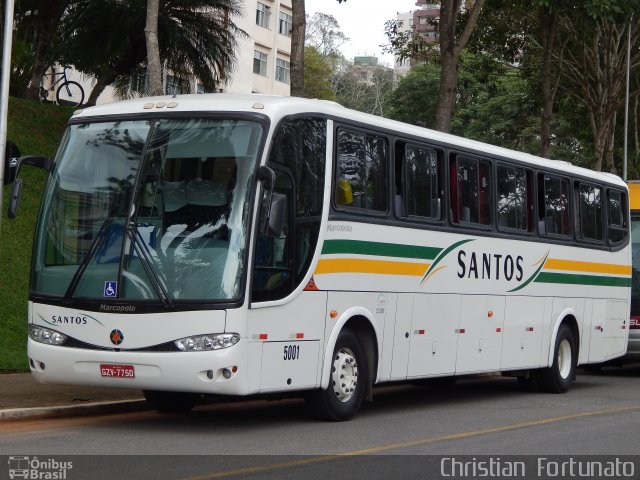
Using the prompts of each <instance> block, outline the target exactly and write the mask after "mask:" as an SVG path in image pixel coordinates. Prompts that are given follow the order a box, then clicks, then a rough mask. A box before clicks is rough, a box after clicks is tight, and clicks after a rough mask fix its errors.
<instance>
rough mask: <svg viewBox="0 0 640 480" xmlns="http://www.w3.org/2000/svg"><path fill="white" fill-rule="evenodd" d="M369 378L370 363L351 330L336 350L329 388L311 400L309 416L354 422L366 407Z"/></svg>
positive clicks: (346, 330)
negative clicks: (359, 411)
mask: <svg viewBox="0 0 640 480" xmlns="http://www.w3.org/2000/svg"><path fill="white" fill-rule="evenodd" d="M368 375H369V368H368V363H367V359H366V357H365V355H364V349H363V348H362V345H361V344H360V341H359V340H358V337H357V336H356V335H355V333H353V332H352V331H351V330H349V329H345V330H343V331H342V332H340V335H338V340H337V341H336V346H335V348H334V350H333V359H332V363H331V373H330V378H329V386H328V387H327V388H326V389H324V390H315V391H313V392H311V393H310V394H309V395H308V396H307V398H306V403H307V408H308V409H309V412H310V413H311V415H312V416H313V417H315V418H318V419H321V420H331V421H334V422H342V421H345V420H350V419H351V418H353V416H354V415H355V414H356V412H357V411H358V409H359V408H360V405H361V404H362V400H363V398H364V393H365V387H366V383H367V378H368Z"/></svg>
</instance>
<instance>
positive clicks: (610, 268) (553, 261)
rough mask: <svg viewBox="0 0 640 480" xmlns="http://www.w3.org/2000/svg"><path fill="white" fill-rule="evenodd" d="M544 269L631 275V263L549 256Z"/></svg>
mask: <svg viewBox="0 0 640 480" xmlns="http://www.w3.org/2000/svg"><path fill="white" fill-rule="evenodd" d="M544 269H545V270H565V271H573V272H592V273H610V274H614V275H631V265H613V264H610V263H594V262H579V261H577V260H559V259H557V258H549V259H548V260H547V262H546V263H545V264H544Z"/></svg>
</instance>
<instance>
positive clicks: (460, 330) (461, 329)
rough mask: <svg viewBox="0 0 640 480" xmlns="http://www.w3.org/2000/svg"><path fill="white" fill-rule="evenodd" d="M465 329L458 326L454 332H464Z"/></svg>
mask: <svg viewBox="0 0 640 480" xmlns="http://www.w3.org/2000/svg"><path fill="white" fill-rule="evenodd" d="M465 331H466V330H465V329H464V328H459V329H458V330H456V333H464V332H465Z"/></svg>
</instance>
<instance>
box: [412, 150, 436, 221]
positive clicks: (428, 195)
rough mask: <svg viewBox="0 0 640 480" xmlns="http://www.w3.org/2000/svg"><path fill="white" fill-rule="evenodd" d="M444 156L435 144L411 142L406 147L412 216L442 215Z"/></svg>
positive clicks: (434, 216) (428, 216) (432, 216)
mask: <svg viewBox="0 0 640 480" xmlns="http://www.w3.org/2000/svg"><path fill="white" fill-rule="evenodd" d="M441 159H442V156H441V155H440V152H439V151H438V150H436V149H434V148H429V147H426V146H421V145H411V144H407V145H406V147H405V149H404V197H405V204H406V213H407V215H408V216H414V217H422V218H428V219H431V220H440V219H441V218H442V203H443V202H442V196H443V192H442V183H443V178H442V177H443V172H442V170H443V169H442V163H443V162H442V160H441Z"/></svg>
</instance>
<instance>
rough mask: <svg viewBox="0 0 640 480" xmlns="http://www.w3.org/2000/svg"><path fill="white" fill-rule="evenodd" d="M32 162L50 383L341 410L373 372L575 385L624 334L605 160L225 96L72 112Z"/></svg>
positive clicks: (332, 414)
mask: <svg viewBox="0 0 640 480" xmlns="http://www.w3.org/2000/svg"><path fill="white" fill-rule="evenodd" d="M22 164H23V165H24V164H31V165H38V166H41V167H44V168H47V169H49V170H50V174H49V178H48V182H47V186H46V189H45V191H44V195H43V200H42V207H41V211H40V214H39V220H38V224H37V229H36V234H35V245H34V252H33V266H32V271H31V287H30V294H29V309H28V322H29V339H28V357H29V363H30V367H31V372H32V373H33V376H34V377H35V378H36V379H37V380H38V381H40V382H43V383H52V384H76V385H96V386H108V387H128V388H140V389H143V390H144V392H145V395H146V397H147V399H148V400H149V401H150V402H151V403H152V405H154V406H155V407H157V408H158V409H160V410H163V411H177V410H188V409H190V408H191V407H192V406H193V405H194V403H195V402H196V401H197V400H198V399H199V397H200V396H201V395H203V394H224V395H237V396H247V395H262V394H271V393H278V394H283V395H291V394H294V395H300V396H304V397H305V398H306V401H307V405H308V406H309V408H310V410H311V412H312V413H313V414H314V415H315V416H317V417H321V418H326V419H331V420H347V419H350V418H351V417H352V416H353V415H354V413H355V412H356V411H357V410H358V408H359V407H360V405H361V402H362V401H363V399H368V400H370V399H372V387H373V385H375V384H379V383H384V382H395V381H413V380H418V379H428V378H435V377H452V376H458V375H466V374H473V373H479V372H504V373H505V374H508V375H512V376H515V377H519V378H520V379H521V380H523V382H524V383H528V384H530V385H533V386H536V387H539V388H540V389H542V390H545V391H550V392H564V391H566V390H567V389H568V388H569V386H570V384H571V383H572V381H573V379H574V375H575V369H576V366H577V365H580V364H588V363H599V362H602V361H604V360H608V359H611V358H614V357H617V356H621V355H623V354H624V353H625V350H626V345H627V338H628V332H629V330H628V322H629V301H630V300H629V299H630V288H629V287H630V282H631V257H630V248H629V207H628V191H627V187H626V185H625V183H624V182H622V181H621V180H620V179H619V178H618V177H615V176H613V175H610V174H601V173H596V172H593V171H590V170H586V169H582V168H577V167H574V166H572V165H570V164H569V163H566V162H559V161H551V160H546V159H542V158H537V157H534V156H531V155H527V154H524V153H520V152H515V151H511V150H507V149H503V148H498V147H494V146H491V145H486V144H483V143H479V142H474V141H470V140H466V139H463V138H459V137H456V136H452V135H445V134H442V133H439V132H435V131H430V130H427V129H423V128H419V127H414V126H410V125H406V124H402V123H398V122H395V121H391V120H387V119H384V118H379V117H375V116H371V115H366V114H363V113H359V112H355V111H351V110H348V109H345V108H342V107H340V106H339V105H337V104H334V103H331V102H324V101H318V100H303V99H298V98H275V97H266V96H258V95H251V96H235V95H224V94H213V95H194V96H178V97H158V98H145V99H137V100H131V101H125V102H121V103H114V104H110V105H101V106H97V107H93V108H88V109H85V110H83V111H78V112H76V114H74V115H73V117H72V118H71V120H70V121H69V125H68V128H67V131H66V133H65V134H64V137H63V139H62V141H61V144H60V146H59V149H58V151H57V153H56V154H55V156H54V157H53V158H52V159H51V160H48V159H44V158H38V157H26V158H24V159H23V161H22ZM19 184H20V182H19V181H18V188H16V191H17V190H19ZM14 196H16V197H17V195H14ZM10 208H11V209H12V210H13V211H14V213H15V209H16V208H17V204H13V205H12V206H11V207H10Z"/></svg>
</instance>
